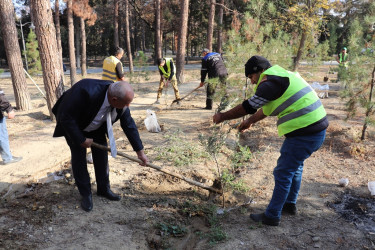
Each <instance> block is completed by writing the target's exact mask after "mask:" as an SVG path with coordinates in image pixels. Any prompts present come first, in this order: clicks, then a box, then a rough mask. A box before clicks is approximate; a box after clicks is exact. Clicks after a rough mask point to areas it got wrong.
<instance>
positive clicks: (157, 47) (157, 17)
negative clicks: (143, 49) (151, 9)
mask: <svg viewBox="0 0 375 250" xmlns="http://www.w3.org/2000/svg"><path fill="white" fill-rule="evenodd" d="M160 12H161V8H160V0H155V58H154V61H155V64H156V62H157V60H158V58H161V57H162V54H161V28H160V27H161V25H160V19H161V13H160Z"/></svg>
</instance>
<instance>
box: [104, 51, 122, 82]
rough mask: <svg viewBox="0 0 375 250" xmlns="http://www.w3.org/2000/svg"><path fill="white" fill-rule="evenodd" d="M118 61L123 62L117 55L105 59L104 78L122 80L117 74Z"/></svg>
mask: <svg viewBox="0 0 375 250" xmlns="http://www.w3.org/2000/svg"><path fill="white" fill-rule="evenodd" d="M118 63H121V61H120V60H119V59H117V58H116V57H115V56H109V57H107V58H106V59H104V61H103V74H102V80H110V81H114V82H116V81H120V78H118V77H117V74H116V65H117V64H118ZM121 66H122V65H121Z"/></svg>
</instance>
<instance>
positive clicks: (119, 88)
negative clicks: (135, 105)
mask: <svg viewBox="0 0 375 250" xmlns="http://www.w3.org/2000/svg"><path fill="white" fill-rule="evenodd" d="M133 98H134V91H133V88H132V86H131V85H130V84H129V83H128V82H124V81H121V82H114V83H112V84H111V85H109V88H108V102H109V104H111V106H112V107H114V108H118V109H122V108H124V107H125V106H129V105H130V103H131V102H132V101H133Z"/></svg>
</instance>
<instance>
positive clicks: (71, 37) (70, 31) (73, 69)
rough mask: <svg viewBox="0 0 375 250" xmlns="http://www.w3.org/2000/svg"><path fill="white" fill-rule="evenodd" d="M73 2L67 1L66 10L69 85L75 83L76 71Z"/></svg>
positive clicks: (71, 0)
mask: <svg viewBox="0 0 375 250" xmlns="http://www.w3.org/2000/svg"><path fill="white" fill-rule="evenodd" d="M72 2H73V0H67V9H68V34H69V39H68V40H69V41H68V42H69V61H70V85H72V86H73V84H75V83H76V76H77V69H76V57H75V48H74V24H73V10H72Z"/></svg>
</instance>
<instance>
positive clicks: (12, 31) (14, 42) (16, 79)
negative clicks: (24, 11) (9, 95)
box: [0, 0, 32, 110]
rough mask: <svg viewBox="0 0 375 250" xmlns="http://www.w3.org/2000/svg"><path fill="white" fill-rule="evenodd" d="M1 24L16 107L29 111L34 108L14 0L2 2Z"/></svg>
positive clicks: (0, 9) (0, 10) (3, 0)
mask: <svg viewBox="0 0 375 250" xmlns="http://www.w3.org/2000/svg"><path fill="white" fill-rule="evenodd" d="M0 22H1V31H2V35H3V39H4V45H5V51H6V55H7V61H8V65H9V69H10V74H11V76H12V83H13V91H14V98H15V100H16V106H17V108H18V109H19V110H29V109H31V108H32V105H31V100H30V94H29V92H28V88H27V84H26V78H25V72H24V69H23V64H22V57H21V50H20V46H19V43H18V39H17V28H16V21H15V19H14V6H13V3H12V0H1V1H0Z"/></svg>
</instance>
